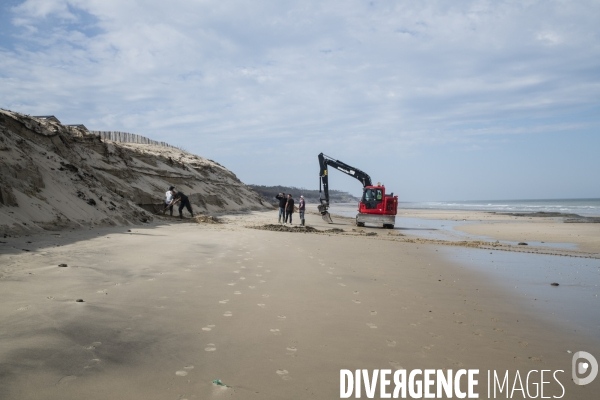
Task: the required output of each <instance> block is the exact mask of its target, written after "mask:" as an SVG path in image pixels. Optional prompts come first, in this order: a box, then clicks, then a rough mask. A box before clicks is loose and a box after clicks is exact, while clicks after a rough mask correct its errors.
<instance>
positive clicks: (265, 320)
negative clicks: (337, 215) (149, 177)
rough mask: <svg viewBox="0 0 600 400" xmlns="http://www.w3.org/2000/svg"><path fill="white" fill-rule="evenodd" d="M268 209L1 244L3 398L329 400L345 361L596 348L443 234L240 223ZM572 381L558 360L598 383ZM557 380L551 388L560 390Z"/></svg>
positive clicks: (479, 364) (357, 364)
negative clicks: (417, 238)
mask: <svg viewBox="0 0 600 400" xmlns="http://www.w3.org/2000/svg"><path fill="white" fill-rule="evenodd" d="M295 216H296V217H297V214H296V215H295ZM276 218H277V212H276V211H269V212H250V213H244V214H241V213H238V214H229V215H223V214H221V215H220V217H219V219H221V220H222V221H223V222H224V223H223V224H195V223H187V222H184V223H153V224H152V225H147V226H144V227H139V226H136V227H130V228H127V227H126V228H122V227H117V228H104V229H90V230H85V231H80V232H76V231H73V232H63V233H58V234H56V233H55V234H46V235H40V236H30V237H23V238H15V239H10V242H11V243H10V244H9V243H6V244H2V245H1V246H2V247H0V249H2V253H1V254H0V260H1V261H2V265H3V268H2V271H0V273H2V276H0V285H1V286H2V289H3V290H2V291H1V292H0V300H1V302H0V317H1V318H2V320H3V321H5V322H6V323H5V324H3V326H2V327H0V338H1V339H2V341H3V343H4V344H5V345H4V346H3V347H2V348H1V349H0V360H2V361H0V394H1V395H2V396H1V397H2V398H3V399H4V398H6V399H17V398H30V399H44V400H46V399H48V400H52V399H61V400H64V399H71V398H73V399H74V398H80V394H81V393H82V392H85V393H87V395H86V397H87V398H90V399H96V398H97V399H100V398H109V397H113V398H122V397H123V396H124V394H125V393H126V395H125V396H126V397H127V398H129V399H134V400H135V399H138V398H139V399H142V398H143V399H154V398H157V399H158V398H177V397H178V396H179V397H180V398H187V399H191V398H213V397H219V396H222V395H225V394H227V395H231V396H232V397H236V396H237V397H238V398H243V399H252V398H256V399H265V398H266V399H271V398H273V399H275V398H291V397H294V396H295V395H296V394H298V393H306V394H307V396H308V397H310V398H319V399H321V398H322V399H330V398H337V397H339V371H340V369H351V370H352V369H357V368H361V369H362V368H366V369H373V368H392V370H393V369H397V368H407V369H413V368H439V369H446V368H447V369H457V368H480V369H481V370H483V371H485V370H488V369H497V370H510V371H513V372H514V371H517V370H520V371H527V370H532V369H537V370H539V369H542V368H543V369H553V370H556V369H562V370H565V371H567V373H568V372H569V371H570V370H569V368H570V358H571V354H569V353H567V350H569V351H576V350H586V351H591V352H592V354H594V352H596V353H597V349H598V348H599V347H600V346H599V345H598V340H597V339H598V338H595V337H590V336H589V335H587V334H585V333H584V332H573V331H572V330H571V329H569V326H568V325H564V324H557V323H556V322H550V321H547V320H545V319H543V318H540V316H539V315H536V314H537V312H538V311H536V310H535V309H531V308H529V307H523V299H522V298H520V297H518V296H514V295H513V294H512V293H510V292H508V291H506V290H504V289H503V288H502V285H500V284H499V282H498V281H497V280H495V279H490V278H489V275H486V274H485V273H484V272H482V271H474V270H473V269H472V268H469V267H467V266H465V265H463V264H461V263H460V262H457V261H456V260H452V259H451V258H450V257H447V255H444V254H443V253H444V252H443V251H440V250H443V248H442V247H440V246H437V245H432V244H427V243H425V244H422V243H406V242H400V241H396V240H377V239H378V238H379V234H378V235H377V236H365V235H360V234H356V233H357V232H353V233H355V234H353V235H350V234H348V235H346V234H343V235H340V234H335V233H319V234H291V233H286V232H272V231H264V230H258V229H248V227H251V226H262V225H265V224H268V223H273V222H274V221H276ZM306 219H307V223H308V224H309V225H311V226H314V227H315V228H316V229H319V230H325V229H330V228H332V227H335V228H338V229H344V231H346V230H348V231H349V233H350V232H352V231H351V229H353V227H352V226H351V225H350V223H351V219H348V220H345V219H344V220H340V221H335V222H336V224H334V225H333V226H330V225H328V224H325V223H324V222H323V221H322V220H321V218H320V216H318V215H314V214H307V216H306ZM354 228H355V227H354ZM128 230H129V231H131V232H128ZM371 231H378V233H381V229H379V230H376V229H374V228H366V229H365V233H366V232H371ZM58 236H60V237H58ZM399 238H402V237H399ZM27 242H32V243H27ZM7 244H9V245H10V246H12V247H8V246H7ZM56 245H59V246H56ZM20 246H23V247H26V246H27V247H28V249H29V250H30V251H28V252H23V251H18V249H19V247H20ZM448 248H451V247H448ZM62 262H64V263H66V264H68V267H66V268H61V267H58V264H60V263H62ZM7 269H8V270H9V271H7ZM77 298H82V299H83V300H84V302H82V303H77V302H75V300H76V299H77ZM481 378H482V379H483V376H481ZM215 379H220V380H222V382H223V383H225V384H228V385H230V386H232V387H231V388H226V387H218V386H215V385H214V384H212V381H213V380H215ZM569 380H570V379H569V378H568V377H567V374H565V375H564V378H563V384H564V385H565V386H566V388H567V389H566V390H567V391H566V393H567V398H569V399H579V398H581V399H585V398H590V396H593V395H592V394H591V393H594V392H595V391H596V390H597V388H598V383H597V382H594V383H593V384H591V385H589V386H586V387H576V386H575V385H573V384H572V382H569ZM555 386H556V385H555ZM555 386H550V387H548V393H550V394H552V393H558V394H560V388H558V387H555ZM480 394H481V395H482V396H481V397H485V396H484V393H483V387H482V388H481V390H480Z"/></svg>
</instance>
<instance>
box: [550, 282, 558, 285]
mask: <svg viewBox="0 0 600 400" xmlns="http://www.w3.org/2000/svg"><path fill="white" fill-rule="evenodd" d="M550 286H558V283H557V282H552V283H551V284H550Z"/></svg>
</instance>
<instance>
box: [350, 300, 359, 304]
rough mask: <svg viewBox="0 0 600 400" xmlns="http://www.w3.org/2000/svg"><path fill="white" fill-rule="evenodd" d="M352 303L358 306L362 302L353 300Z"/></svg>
mask: <svg viewBox="0 0 600 400" xmlns="http://www.w3.org/2000/svg"><path fill="white" fill-rule="evenodd" d="M352 301H353V302H354V303H356V304H360V301H358V300H352Z"/></svg>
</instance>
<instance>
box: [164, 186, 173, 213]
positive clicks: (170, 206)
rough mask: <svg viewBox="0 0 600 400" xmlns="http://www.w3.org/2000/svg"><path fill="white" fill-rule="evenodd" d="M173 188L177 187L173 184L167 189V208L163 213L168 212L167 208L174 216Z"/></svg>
mask: <svg viewBox="0 0 600 400" xmlns="http://www.w3.org/2000/svg"><path fill="white" fill-rule="evenodd" d="M173 189H175V188H174V187H173V186H171V187H170V188H169V190H167V191H166V192H165V205H166V206H165V209H164V210H163V214H164V213H166V212H167V208H168V209H169V212H170V214H171V217H172V216H173V204H171V202H172V201H173Z"/></svg>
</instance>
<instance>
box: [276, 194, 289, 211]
mask: <svg viewBox="0 0 600 400" xmlns="http://www.w3.org/2000/svg"><path fill="white" fill-rule="evenodd" d="M275 198H276V199H277V200H279V207H281V208H285V203H287V197H285V196H280V195H277V196H275Z"/></svg>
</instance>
